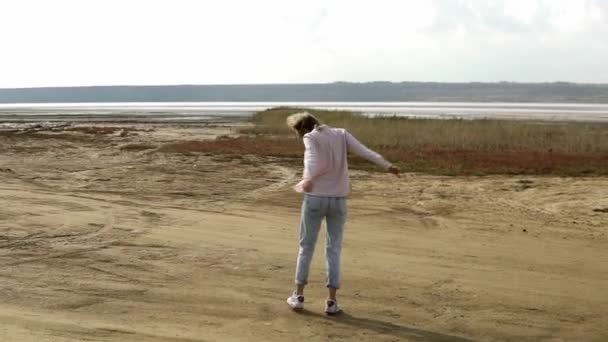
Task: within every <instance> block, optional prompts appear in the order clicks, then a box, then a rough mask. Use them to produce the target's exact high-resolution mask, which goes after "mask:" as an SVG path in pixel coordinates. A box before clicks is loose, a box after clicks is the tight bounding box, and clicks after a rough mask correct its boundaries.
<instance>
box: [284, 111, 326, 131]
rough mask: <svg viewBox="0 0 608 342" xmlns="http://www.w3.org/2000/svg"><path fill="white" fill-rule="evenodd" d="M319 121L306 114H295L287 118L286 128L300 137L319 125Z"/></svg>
mask: <svg viewBox="0 0 608 342" xmlns="http://www.w3.org/2000/svg"><path fill="white" fill-rule="evenodd" d="M320 124H321V123H320V122H319V119H317V118H316V117H315V116H314V115H312V114H310V113H308V112H302V113H295V114H292V115H290V116H288V117H287V127H289V129H291V130H292V131H294V132H296V133H298V135H299V136H300V137H303V136H304V134H306V133H308V132H310V131H312V130H313V129H315V126H318V125H320Z"/></svg>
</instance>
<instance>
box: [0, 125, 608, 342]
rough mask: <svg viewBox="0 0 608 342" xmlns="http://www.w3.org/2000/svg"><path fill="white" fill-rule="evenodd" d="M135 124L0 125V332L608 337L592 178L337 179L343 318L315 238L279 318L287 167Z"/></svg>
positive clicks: (292, 220) (187, 130) (606, 282)
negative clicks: (303, 290) (104, 129)
mask: <svg viewBox="0 0 608 342" xmlns="http://www.w3.org/2000/svg"><path fill="white" fill-rule="evenodd" d="M136 128H140V129H142V130H139V131H129V132H127V133H126V134H122V135H121V134H120V132H116V133H115V134H111V135H105V136H92V135H90V134H89V135H87V134H85V133H81V132H71V133H69V134H71V135H70V136H67V137H66V136H61V138H60V139H55V138H50V137H49V136H50V135H54V134H67V133H57V132H49V133H46V134H45V133H42V134H38V135H32V134H22V135H9V134H3V135H0V278H1V279H2V281H1V283H0V284H1V285H0V294H1V298H2V305H0V340H1V341H290V340H295V339H306V340H310V341H326V340H335V341H499V340H512V341H561V340H563V341H603V340H608V328H606V324H605V323H606V322H605V313H606V312H608V295H607V293H608V292H607V291H608V249H607V248H606V246H607V242H608V231H607V230H606V228H607V227H608V213H607V212H608V196H607V190H606V189H608V179H607V178H605V177H604V178H600V177H598V178H553V177H529V176H526V177H518V176H511V177H507V176H492V177H438V176H427V175H407V176H406V177H403V178H401V179H399V180H396V179H394V178H391V177H390V176H389V175H385V174H381V173H368V172H362V171H358V172H354V173H353V183H354V193H353V195H352V198H351V199H350V212H349V221H348V223H347V227H346V233H345V234H346V236H345V247H344V257H343V264H344V265H343V272H344V273H343V281H344V284H343V285H344V287H343V289H342V290H341V293H340V295H341V300H342V302H341V304H342V306H343V307H344V308H345V314H343V315H341V316H338V317H326V316H324V315H323V314H322V309H323V299H324V298H325V297H324V296H325V289H324V287H323V284H324V260H323V247H322V245H321V243H320V245H319V246H318V248H317V255H316V256H315V261H314V264H313V270H312V272H311V286H310V288H309V289H308V292H307V310H306V311H305V312H304V313H303V314H296V313H293V312H291V311H290V310H289V309H288V307H287V305H286V304H285V303H284V299H285V298H286V297H287V295H288V294H289V293H290V291H291V289H292V276H293V271H294V262H295V256H296V251H297V242H296V238H297V234H298V233H297V227H298V220H299V205H300V197H299V195H298V194H296V193H294V192H293V191H292V190H291V185H293V184H294V183H295V182H297V179H298V177H299V174H300V173H299V172H300V170H299V167H298V166H297V165H291V164H289V163H285V162H283V161H281V160H277V159H273V158H259V157H248V156H244V157H239V158H235V157H229V156H213V155H202V154H193V155H179V154H164V153H160V152H157V151H156V148H158V147H159V146H161V145H162V144H164V143H167V142H174V141H176V140H190V139H195V138H196V139H200V138H209V137H213V136H215V135H224V134H231V132H232V127H231V126H224V127H198V126H154V127H151V126H146V127H136ZM144 128H145V129H146V130H143V129H144ZM149 128H153V129H154V130H149ZM134 144H139V147H137V146H136V147H133V146H134ZM129 146H131V147H129Z"/></svg>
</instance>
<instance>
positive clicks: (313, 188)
mask: <svg viewBox="0 0 608 342" xmlns="http://www.w3.org/2000/svg"><path fill="white" fill-rule="evenodd" d="M287 126H288V127H289V128H290V129H292V130H293V131H294V132H296V133H297V134H298V135H299V136H300V137H301V138H302V139H303V141H304V146H305V152H304V174H303V177H302V181H301V182H300V183H298V185H296V186H295V189H296V191H298V192H303V193H304V194H305V195H304V201H303V204H302V217H301V222H300V251H299V253H298V261H297V265H296V276H295V283H296V289H295V291H294V292H293V294H292V295H291V296H290V297H289V298H287V304H289V306H291V308H292V309H294V310H302V309H303V308H304V287H305V286H306V284H307V282H308V271H309V269H310V262H311V260H312V256H313V253H314V249H315V244H316V242H317V238H318V236H319V229H320V227H321V221H322V220H323V218H325V220H326V225H327V240H326V243H325V256H326V259H327V288H328V291H329V294H328V298H327V300H326V303H325V313H327V314H329V315H333V314H337V313H339V312H340V311H341V310H340V308H339V307H338V302H337V299H336V292H337V290H338V289H339V288H340V253H341V251H342V233H343V230H344V223H345V221H346V212H347V209H346V197H347V196H348V195H349V193H350V179H349V176H348V162H347V155H348V152H353V153H355V154H357V155H359V156H361V157H363V158H365V159H367V160H369V161H371V162H373V163H375V164H377V165H379V166H380V167H382V168H384V169H385V170H387V171H388V172H390V173H392V174H394V175H396V176H399V173H400V170H399V168H397V167H395V166H393V165H391V163H389V162H388V161H386V160H385V159H384V158H382V156H381V155H379V154H378V153H376V152H374V151H372V150H370V149H368V148H367V147H365V146H364V145H363V144H361V143H360V142H359V141H358V140H357V139H355V138H354V137H353V136H352V135H351V134H350V133H348V132H347V131H346V130H345V129H343V128H333V127H329V126H326V125H321V124H320V122H319V120H318V119H317V118H316V117H314V116H313V115H311V114H309V113H306V112H304V113H297V114H293V115H291V116H289V117H288V118H287Z"/></svg>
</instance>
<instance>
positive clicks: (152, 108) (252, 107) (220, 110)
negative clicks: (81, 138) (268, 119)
mask: <svg viewBox="0 0 608 342" xmlns="http://www.w3.org/2000/svg"><path fill="white" fill-rule="evenodd" d="M277 106H297V107H307V108H319V109H342V110H351V111H356V112H360V113H363V114H365V115H370V116H381V115H396V116H402V117H413V118H434V119H451V118H460V119H478V118H495V119H527V120H543V121H587V122H608V104H581V103H485V102H484V103H480V102H163V103H159V102H154V103H44V104H0V124H3V123H4V124H6V123H11V122H35V121H142V122H204V121H214V120H218V119H220V118H224V119H236V120H238V119H243V118H246V117H248V116H250V115H251V114H253V113H255V112H256V111H260V110H264V109H267V108H272V107H277Z"/></svg>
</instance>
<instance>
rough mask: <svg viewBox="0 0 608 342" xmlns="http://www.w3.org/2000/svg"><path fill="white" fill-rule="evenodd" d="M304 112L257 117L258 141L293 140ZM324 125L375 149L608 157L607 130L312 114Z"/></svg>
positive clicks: (564, 125) (578, 125) (603, 127)
mask: <svg viewBox="0 0 608 342" xmlns="http://www.w3.org/2000/svg"><path fill="white" fill-rule="evenodd" d="M303 110H306V109H302V108H289V107H279V108H273V109H269V110H266V111H262V112H259V113H256V114H255V115H254V116H253V118H252V121H253V122H254V123H255V126H254V127H253V128H249V129H247V130H244V133H248V134H254V135H283V136H286V135H291V134H293V133H291V132H290V131H289V130H288V129H287V127H286V125H285V119H286V118H287V116H289V115H291V114H293V113H296V112H299V111H303ZM308 111H309V112H311V113H312V114H314V115H315V116H317V117H318V118H319V119H320V120H321V121H322V122H323V123H326V124H328V125H330V126H333V127H343V128H346V129H348V131H349V132H351V133H352V134H353V135H355V136H356V137H357V138H358V139H359V140H361V141H362V142H364V143H365V144H367V145H368V146H370V147H375V148H378V147H391V148H402V149H403V148H404V149H419V148H435V149H461V150H476V151H506V150H538V151H540V150H546V151H562V152H585V153H608V125H606V124H594V123H547V122H543V123H540V122H531V121H516V120H485V119H484V120H456V119H452V120H437V119H408V118H400V117H395V116H391V117H375V118H374V117H366V116H363V115H360V114H356V113H353V112H347V111H325V110H308Z"/></svg>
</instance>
